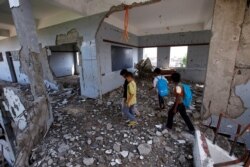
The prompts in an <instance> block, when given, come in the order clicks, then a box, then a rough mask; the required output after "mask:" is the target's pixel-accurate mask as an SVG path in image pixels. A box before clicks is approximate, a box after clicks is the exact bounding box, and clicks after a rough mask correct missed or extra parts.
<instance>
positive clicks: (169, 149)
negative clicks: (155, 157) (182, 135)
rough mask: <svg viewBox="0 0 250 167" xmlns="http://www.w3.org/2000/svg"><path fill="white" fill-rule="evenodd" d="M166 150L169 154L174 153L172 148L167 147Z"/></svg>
mask: <svg viewBox="0 0 250 167" xmlns="http://www.w3.org/2000/svg"><path fill="white" fill-rule="evenodd" d="M165 150H166V151H167V152H173V149H172V148H171V147H168V146H166V147H165Z"/></svg>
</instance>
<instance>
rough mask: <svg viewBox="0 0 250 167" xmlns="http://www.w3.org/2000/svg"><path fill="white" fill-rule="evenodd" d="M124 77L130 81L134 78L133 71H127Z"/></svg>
mask: <svg viewBox="0 0 250 167" xmlns="http://www.w3.org/2000/svg"><path fill="white" fill-rule="evenodd" d="M125 78H126V80H127V81H128V82H130V81H132V80H133V79H134V76H133V73H132V72H127V73H126V74H125Z"/></svg>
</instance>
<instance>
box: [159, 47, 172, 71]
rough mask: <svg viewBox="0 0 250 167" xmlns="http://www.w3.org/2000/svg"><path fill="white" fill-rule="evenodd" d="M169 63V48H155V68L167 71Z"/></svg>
mask: <svg viewBox="0 0 250 167" xmlns="http://www.w3.org/2000/svg"><path fill="white" fill-rule="evenodd" d="M169 61H170V47H158V48H157V67H159V68H164V69H168V68H169Z"/></svg>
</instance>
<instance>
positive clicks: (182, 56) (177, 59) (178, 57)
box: [169, 46, 188, 67]
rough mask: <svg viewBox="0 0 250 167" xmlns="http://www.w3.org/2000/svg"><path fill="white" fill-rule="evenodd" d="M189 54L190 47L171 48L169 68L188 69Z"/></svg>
mask: <svg viewBox="0 0 250 167" xmlns="http://www.w3.org/2000/svg"><path fill="white" fill-rule="evenodd" d="M187 52H188V46H175V47H171V48H170V63H169V67H186V66H187Z"/></svg>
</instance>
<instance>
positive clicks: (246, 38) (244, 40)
mask: <svg viewBox="0 0 250 167" xmlns="http://www.w3.org/2000/svg"><path fill="white" fill-rule="evenodd" d="M249 34H250V9H249V7H246V10H245V16H244V22H243V24H242V30H241V35H240V41H239V47H238V51H237V56H236V62H235V67H234V68H235V69H234V75H233V81H232V84H231V94H230V97H229V102H228V106H227V112H228V114H229V115H231V116H232V117H238V116H241V114H243V113H244V112H249V114H248V115H250V96H247V95H250V85H249V83H250V35H249ZM244 114H246V113H244ZM246 118H249V117H246Z"/></svg>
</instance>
